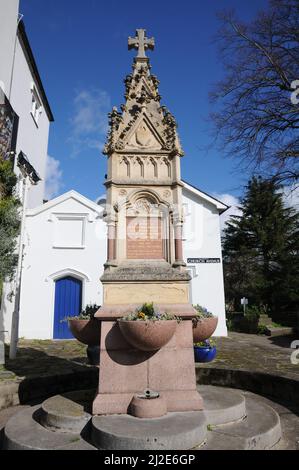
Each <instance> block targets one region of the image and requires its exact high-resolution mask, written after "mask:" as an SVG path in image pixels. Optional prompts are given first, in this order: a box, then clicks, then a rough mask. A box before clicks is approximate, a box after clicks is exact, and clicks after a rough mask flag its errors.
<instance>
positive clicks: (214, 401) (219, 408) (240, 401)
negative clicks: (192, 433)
mask: <svg viewBox="0 0 299 470" xmlns="http://www.w3.org/2000/svg"><path fill="white" fill-rule="evenodd" d="M198 391H199V393H200V394H201V396H202V398H203V403H204V412H205V415H206V419H207V423H208V425H209V424H210V425H212V424H226V423H232V422H234V421H239V420H241V419H243V418H244V417H245V416H246V404H245V403H246V402H245V397H244V395H242V393H241V392H238V391H236V390H233V389H228V388H226V389H225V393H223V392H224V389H223V388H221V387H213V386H212V385H201V386H198Z"/></svg>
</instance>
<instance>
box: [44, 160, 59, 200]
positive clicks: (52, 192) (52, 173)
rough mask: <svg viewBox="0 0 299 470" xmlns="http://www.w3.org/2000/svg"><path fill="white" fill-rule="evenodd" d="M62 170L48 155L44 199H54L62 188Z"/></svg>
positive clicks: (57, 162)
mask: <svg viewBox="0 0 299 470" xmlns="http://www.w3.org/2000/svg"><path fill="white" fill-rule="evenodd" d="M61 178H62V170H61V169H60V161H59V160H56V159H55V158H53V157H50V155H48V159H47V168H46V188H45V198H46V199H52V198H53V197H55V196H56V195H57V194H58V192H59V190H60V188H61V187H62V180H61Z"/></svg>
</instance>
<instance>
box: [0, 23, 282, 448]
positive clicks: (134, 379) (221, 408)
mask: <svg viewBox="0 0 299 470" xmlns="http://www.w3.org/2000/svg"><path fill="white" fill-rule="evenodd" d="M131 48H135V49H137V50H138V53H137V56H136V57H135V59H134V64H133V72H132V74H130V75H128V76H127V77H126V79H125V85H126V94H125V99H126V102H125V104H124V105H122V106H121V111H118V110H117V109H116V108H113V110H112V113H111V114H110V132H109V136H108V141H107V144H106V147H105V153H106V155H107V157H108V175H107V180H106V183H105V184H106V187H107V206H106V214H105V217H106V221H107V226H108V259H107V262H106V264H105V272H104V275H103V276H102V278H101V281H102V284H103V289H104V303H103V306H102V307H101V308H100V310H99V311H98V312H97V314H96V316H97V318H98V320H99V324H98V326H100V333H101V337H100V364H99V385H98V389H97V392H96V397H95V399H94V400H93V398H94V395H95V393H94V390H85V389H84V383H82V380H81V382H80V379H78V377H77V382H78V383H77V384H76V387H75V384H74V389H75V390H73V391H71V392H68V393H62V392H61V395H56V396H53V397H50V398H48V399H46V400H44V401H43V402H42V403H39V404H37V405H35V406H32V407H27V408H26V409H24V410H21V411H19V412H18V413H16V414H15V415H13V416H12V417H11V418H10V419H9V420H8V422H7V424H6V426H5V430H4V442H3V447H4V448H5V449H11V450H17V449H21V450H24V449H31V450H32V449H48V450H50V449H51V450H54V449H56V450H58V449H59V450H62V449H64V450H79V449H82V450H91V449H105V450H115V449H117V450H122V449H126V450H128V449H130V450H135V449H145V450H147V449H151V450H159V449H162V450H163V449H164V450H171V449H175V450H180V449H194V448H197V449H212V450H215V449H234V450H236V449H265V448H271V447H272V446H274V445H276V444H277V443H278V441H279V439H280V438H281V426H280V420H279V416H278V414H277V413H276V411H275V410H273V409H272V408H271V407H269V406H267V405H266V404H265V403H264V402H262V403H261V402H259V401H258V400H257V399H256V398H257V396H255V395H252V396H248V392H246V397H245V396H244V394H243V393H241V391H237V390H232V389H225V388H224V387H211V386H204V385H201V386H200V392H201V394H202V396H203V399H204V410H203V400H202V398H201V395H200V394H199V393H198V391H197V389H196V377H195V364H194V353H193V332H192V317H193V316H194V315H195V311H194V309H193V307H192V305H191V304H190V302H189V282H190V278H189V275H188V273H187V271H186V266H185V263H184V261H183V253H182V224H183V213H182V204H181V188H182V183H181V180H180V159H181V157H182V156H183V152H182V149H181V146H180V142H179V138H178V135H177V131H176V122H175V119H174V117H173V116H172V115H171V114H170V112H169V111H168V110H167V109H166V108H165V107H164V106H161V105H160V99H161V97H160V95H159V92H158V84H159V82H158V80H157V78H156V77H155V76H154V75H152V74H151V72H150V64H149V59H148V58H147V57H146V55H145V52H146V50H147V49H153V48H154V40H153V39H148V38H147V37H146V35H145V30H143V29H138V30H137V33H136V37H135V38H129V49H131ZM144 302H154V304H155V306H156V308H158V309H160V311H161V312H162V311H167V312H168V313H170V314H175V315H176V316H178V317H179V318H180V319H181V321H180V323H176V322H175V321H174V322H173V321H172V320H166V321H165V322H160V323H163V324H164V326H165V324H168V326H169V331H170V333H171V334H170V336H169V331H168V332H167V335H166V336H165V337H164V335H163V334H162V333H163V332H162V331H161V330H159V329H158V330H155V328H156V325H158V324H159V322H149V325H150V327H149V328H148V330H147V332H146V333H147V334H146V335H144V334H143V333H144V331H143V332H142V327H143V325H145V323H146V322H142V321H135V322H127V321H122V320H121V318H122V317H123V316H124V315H126V314H127V313H129V312H132V311H134V309H136V307H139V306H140V305H142V304H143V303H144ZM130 323H132V324H134V325H135V326H136V327H137V328H136V330H135V336H134V337H133V339H132V337H130V335H127V331H126V328H125V326H127V325H128V324H130ZM142 324H143V325H142ZM139 328H141V330H140V331H139ZM163 331H164V330H163ZM164 333H165V331H164ZM165 338H166V339H165ZM162 340H163V341H162ZM161 341H162V342H161ZM149 344H151V347H149ZM38 383H39V382H38ZM66 385H67V386H66V389H67V390H70V386H71V384H69V383H67V384H66ZM80 387H82V388H83V390H80ZM39 388H40V385H39V386H38V387H37V389H38V390H39ZM60 388H61V387H60ZM55 390H59V384H55ZM44 395H48V390H44ZM91 408H92V409H91ZM261 416H263V419H260V417H261ZM257 417H258V419H257ZM207 424H209V425H210V426H207ZM211 425H212V426H213V428H211ZM0 445H1V444H0Z"/></svg>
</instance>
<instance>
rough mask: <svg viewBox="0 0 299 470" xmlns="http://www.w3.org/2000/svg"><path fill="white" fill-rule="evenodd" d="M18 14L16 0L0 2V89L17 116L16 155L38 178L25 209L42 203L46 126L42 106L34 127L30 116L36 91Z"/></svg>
mask: <svg viewBox="0 0 299 470" xmlns="http://www.w3.org/2000/svg"><path fill="white" fill-rule="evenodd" d="M18 10H19V0H0V86H1V88H2V89H3V91H4V93H5V94H6V96H7V98H8V99H9V101H10V104H11V106H12V107H13V109H14V111H15V112H16V113H17V115H18V116H19V128H18V136H17V146H16V152H17V155H18V154H19V152H20V151H21V150H22V151H23V152H24V153H25V154H26V155H27V157H28V158H29V161H30V163H31V164H32V165H33V167H34V168H35V170H36V171H37V172H38V173H39V175H40V177H41V178H42V181H40V182H39V183H38V185H36V186H33V187H32V188H31V190H30V191H29V195H28V200H27V208H33V207H37V206H39V205H40V204H42V203H43V198H44V191H45V177H46V161H47V150H48V138H49V125H50V123H49V119H48V116H47V114H46V111H45V109H44V107H43V106H42V112H41V114H40V116H39V120H38V125H36V123H35V121H34V119H33V117H32V115H31V109H32V91H31V87H32V83H35V87H36V89H37V91H38V93H39V90H38V85H37V83H36V82H35V79H34V77H33V74H32V73H31V70H30V67H29V64H28V62H27V58H26V55H25V53H24V50H23V46H22V44H21V39H20V38H19V36H18V35H17V22H18ZM33 49H34V48H33ZM10 85H11V86H10ZM10 88H11V89H10ZM39 97H40V98H41V95H40V93H39ZM15 171H16V174H17V175H19V169H18V168H17V167H15Z"/></svg>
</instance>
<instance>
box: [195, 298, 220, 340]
mask: <svg viewBox="0 0 299 470" xmlns="http://www.w3.org/2000/svg"><path fill="white" fill-rule="evenodd" d="M194 308H195V310H196V312H197V313H196V316H195V317H193V318H192V324H193V342H194V343H198V342H199V341H204V340H206V339H208V338H210V337H211V336H212V334H213V333H214V331H215V330H216V328H217V325H218V317H215V316H214V315H213V314H212V313H211V312H208V310H207V309H206V308H204V307H201V306H200V305H194Z"/></svg>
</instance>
